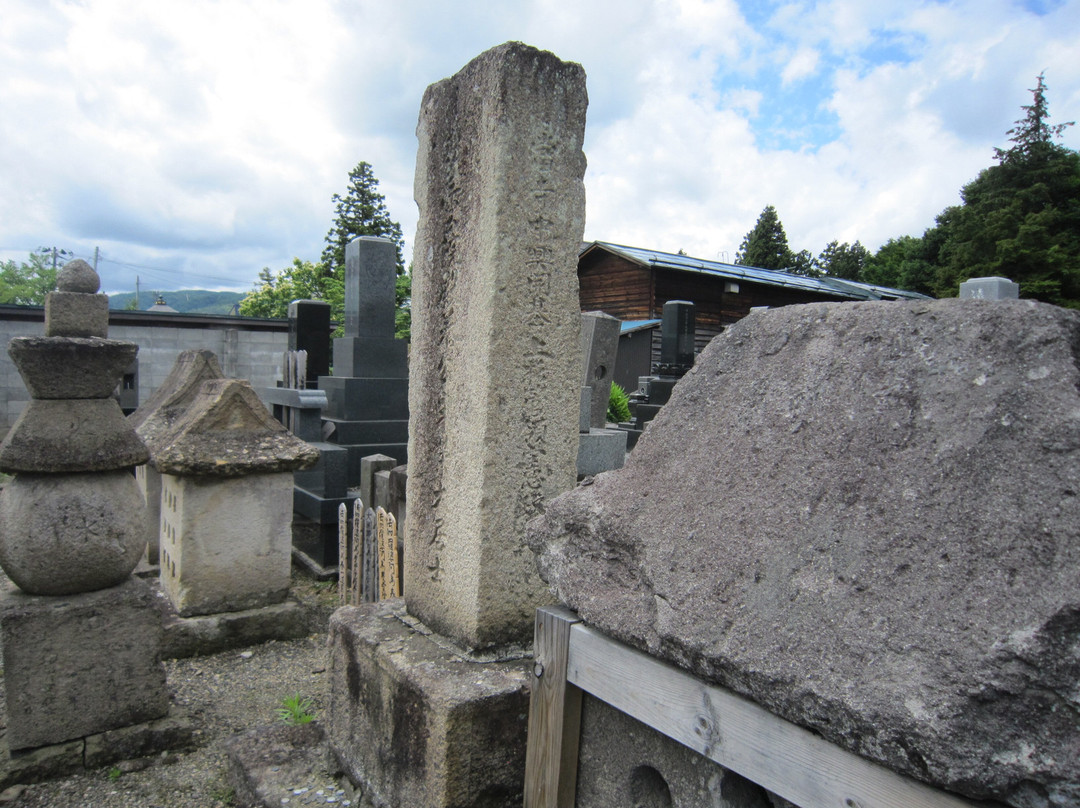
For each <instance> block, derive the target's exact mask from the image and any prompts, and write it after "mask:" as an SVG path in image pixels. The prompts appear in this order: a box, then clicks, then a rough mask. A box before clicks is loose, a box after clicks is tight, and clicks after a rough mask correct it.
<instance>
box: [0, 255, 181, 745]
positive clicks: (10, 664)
mask: <svg viewBox="0 0 1080 808" xmlns="http://www.w3.org/2000/svg"><path fill="white" fill-rule="evenodd" d="M57 285H58V291H56V292H51V293H49V295H48V296H47V298H46V301H45V336H44V337H20V338H16V339H14V340H12V341H11V344H10V346H9V348H8V352H9V353H10V354H11V357H12V359H13V360H14V361H15V364H16V366H17V367H18V369H19V373H20V374H21V375H22V377H23V381H24V382H25V383H26V386H27V389H28V390H29V391H30V395H31V397H32V399H33V400H32V401H31V402H30V404H29V405H28V406H27V407H26V409H25V410H24V411H23V414H22V415H21V416H20V418H19V420H18V421H17V422H16V424H15V426H14V427H13V428H12V430H11V432H10V433H9V434H8V436H7V438H6V439H5V440H4V442H3V444H2V445H0V470H3V471H6V472H14V473H15V477H14V479H13V480H11V482H9V483H8V484H7V485H6V486H5V488H4V491H3V494H2V496H0V564H2V565H3V567H4V571H5V572H7V574H8V576H9V577H10V578H11V580H12V581H14V582H15V584H17V585H18V587H19V589H21V590H22V591H17V590H15V589H14V588H11V589H8V590H6V591H4V592H0V643H2V645H3V649H4V688H5V690H6V693H7V706H8V709H7V716H8V726H7V741H8V746H9V747H10V748H11V749H13V750H17V749H25V748H29V747H36V746H43V745H46V744H55V743H60V742H62V741H67V740H71V739H73V738H80V737H84V736H87V735H91V734H94V733H99V732H104V731H105V730H110V729H115V728H118V727H123V726H128V725H130V724H137V723H140V722H143V721H148V720H150V719H154V718H158V717H160V716H162V715H164V714H165V713H166V712H167V711H168V708H169V697H168V692H167V691H166V688H165V671H164V668H163V667H162V666H161V662H160V660H159V659H158V656H159V653H160V646H161V622H160V618H159V617H158V615H157V613H156V612H155V610H154V609H153V608H152V596H151V595H150V592H149V587H148V586H147V585H146V584H145V583H144V582H143V581H139V580H136V579H133V578H131V571H132V570H133V569H134V568H135V565H136V564H137V563H138V561H139V557H140V556H141V555H142V552H143V548H144V547H145V545H146V535H147V525H146V509H145V507H144V506H143V499H142V495H141V494H140V493H139V489H138V487H137V486H136V484H135V480H134V478H133V477H132V476H131V473H130V469H131V467H132V466H134V465H136V464H139V463H144V462H146V459H147V452H146V448H145V447H144V446H143V444H142V442H141V441H140V440H139V438H138V436H137V435H136V434H135V432H134V430H133V429H132V428H131V426H130V425H129V424H128V423H127V421H126V420H125V419H124V415H123V413H122V412H121V410H120V405H119V404H118V403H117V402H116V400H115V399H113V398H112V393H113V390H114V389H115V388H116V385H117V383H118V382H119V381H120V378H121V377H122V375H123V372H124V370H125V368H127V367H128V366H129V365H130V364H131V362H132V360H134V358H135V354H136V353H137V352H138V347H137V346H136V345H134V344H133V343H130V342H120V341H117V340H110V339H106V337H107V335H108V328H109V301H108V298H107V297H106V296H105V295H103V294H98V288H99V287H100V279H99V278H98V275H97V273H96V272H95V271H94V270H93V269H92V268H91V267H90V265H89V264H87V263H86V262H85V261H72V262H71V263H69V264H67V265H66V266H65V267H64V268H63V269H61V270H60V272H59V274H58V276H57ZM50 595H62V596H64V597H63V598H57V597H48V596H50ZM38 596H43V597H38Z"/></svg>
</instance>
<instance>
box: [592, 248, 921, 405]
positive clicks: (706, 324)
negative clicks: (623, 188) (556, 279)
mask: <svg viewBox="0 0 1080 808" xmlns="http://www.w3.org/2000/svg"><path fill="white" fill-rule="evenodd" d="M578 284H579V289H580V301H581V310H582V311H603V312H606V313H607V314H610V315H611V316H613V317H618V318H619V319H620V320H623V321H630V322H624V329H623V332H624V337H623V340H624V341H625V339H626V335H627V334H634V335H636V336H635V339H636V340H637V341H638V342H640V341H641V332H642V330H643V329H651V330H652V339H651V342H652V352H651V354H652V359H651V361H652V362H656V361H659V351H660V330H659V323H658V322H656V323H650V322H649V321H653V320H657V321H658V320H659V318H660V316H661V315H662V314H663V309H664V303H666V302H667V301H668V300H689V301H691V302H692V303H693V304H694V314H695V318H696V325H697V340H696V343H697V345H696V347H697V350H698V351H699V352H700V351H701V350H702V349H703V348H704V347H705V345H706V344H708V342H709V340H711V339H712V338H713V337H715V336H716V335H717V334H719V333H720V332H721V331H722V330H723V329H724V327H726V326H728V325H731V324H732V323H734V322H736V321H738V320H740V319H742V318H743V317H745V316H746V315H747V314H749V313H750V309H751V308H754V307H757V306H768V307H773V306H789V305H791V304H792V303H818V302H839V301H848V300H914V299H925V298H926V296H925V295H921V294H919V293H918V292H908V291H904V290H901V289H889V288H887V287H884V286H874V285H872V284H868V283H857V282H855V281H848V280H843V279H842V278H830V277H821V278H811V277H807V276H805V275H793V274H791V273H789V272H780V271H777V270H771V269H758V268H757V267H749V266H741V265H738V264H726V263H723V262H720V261H709V260H706V259H703V258H692V257H690V256H688V255H677V254H674V253H665V252H659V251H657V250H644V249H640V248H638V247H626V246H623V245H620V244H609V243H607V242H604V241H594V242H591V243H589V244H585V245H584V246H583V247H582V250H581V253H580V254H579V256H578ZM631 323H633V324H632V325H631ZM627 326H629V327H627ZM627 347H629V346H627ZM635 347H636V346H635ZM619 349H620V353H622V352H623V343H622V341H621V342H620V345H619ZM633 354H634V356H635V359H633V360H629V361H627V362H622V361H620V362H619V363H618V364H619V367H618V369H617V371H616V378H615V381H617V382H618V383H619V384H621V385H623V387H628V388H629V389H633V388H635V387H636V386H637V377H638V376H645V375H648V374H649V367H647V366H646V364H645V363H644V362H643V361H641V360H640V359H639V358H637V357H640V356H641V355H643V354H641V352H640V351H639V350H635V351H633ZM638 365H640V367H639V366H638Z"/></svg>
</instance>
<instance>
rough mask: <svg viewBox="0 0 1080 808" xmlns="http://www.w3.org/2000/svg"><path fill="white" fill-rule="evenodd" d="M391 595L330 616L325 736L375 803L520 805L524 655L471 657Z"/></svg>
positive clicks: (438, 807) (431, 807)
mask: <svg viewBox="0 0 1080 808" xmlns="http://www.w3.org/2000/svg"><path fill="white" fill-rule="evenodd" d="M403 618H404V619H410V618H408V617H407V616H406V615H405V613H404V607H403V603H402V601H401V600H400V599H396V598H395V599H391V600H386V601H381V602H379V603H370V604H363V605H361V606H345V607H342V608H340V609H338V610H337V611H336V612H334V614H333V616H332V617H331V619H330V709H329V710H327V716H328V717H327V735H328V737H329V739H330V745H331V748H332V749H333V750H334V753H335V755H336V756H337V758H338V760H339V761H340V762H341V764H342V765H343V766H344V767H345V770H346V773H347V774H348V775H349V778H350V779H351V780H352V781H353V782H355V783H358V784H360V785H361V787H362V789H363V791H364V794H365V796H367V795H368V794H370V795H371V797H372V802H373V803H374V804H375V805H402V806H404V805H423V806H427V808H450V807H451V806H464V805H491V806H495V805H498V806H503V805H520V804H521V800H522V788H523V783H524V776H525V740H526V729H527V723H528V718H527V716H528V712H529V683H530V678H531V669H532V660H530V659H522V660H515V661H510V662H475V661H473V660H467V659H465V658H463V657H461V656H458V655H456V654H455V653H453V652H452V651H450V650H447V649H446V648H444V647H442V646H441V645H438V644H436V643H435V642H433V641H432V640H431V638H430V637H429V636H427V635H425V634H423V633H421V632H420V631H419V630H417V629H416V628H413V627H412V626H410V625H407V624H406V623H405V622H403Z"/></svg>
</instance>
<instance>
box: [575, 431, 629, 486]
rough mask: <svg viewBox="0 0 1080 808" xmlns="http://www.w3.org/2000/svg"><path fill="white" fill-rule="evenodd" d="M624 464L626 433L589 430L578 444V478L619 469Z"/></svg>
mask: <svg viewBox="0 0 1080 808" xmlns="http://www.w3.org/2000/svg"><path fill="white" fill-rule="evenodd" d="M625 462H626V433H625V432H623V431H622V430H620V429H590V430H589V432H588V434H585V433H583V434H582V435H581V441H580V442H579V443H578V460H577V473H578V477H588V476H591V475H594V474H599V473H600V472H602V471H612V470H614V469H621V468H622V467H623V463H625Z"/></svg>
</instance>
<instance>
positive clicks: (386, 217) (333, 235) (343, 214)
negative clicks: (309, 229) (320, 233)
mask: <svg viewBox="0 0 1080 808" xmlns="http://www.w3.org/2000/svg"><path fill="white" fill-rule="evenodd" d="M331 199H332V200H333V202H334V203H335V207H334V226H333V227H331V228H330V232H328V233H327V234H326V249H324V250H323V253H322V261H321V264H322V266H323V270H324V272H326V273H327V274H330V275H334V276H335V277H337V278H340V279H341V280H342V281H344V279H345V245H346V244H348V243H349V242H350V241H352V240H353V239H354V238H356V237H357V236H382V237H383V238H388V239H390V240H391V241H392V242H394V244H395V245H397V274H398V275H404V274H405V262H404V261H403V260H402V252H401V251H402V247H403V245H404V239H403V238H402V236H401V225H399V224H398V223H397V222H395V221H392V220H391V219H390V212H389V211H388V210H387V209H386V200H385V198H384V197H383V195H382V194H380V193H379V181H378V180H377V179H375V175H374V174H373V173H372V171H371V166H370V165H368V164H367V163H365V162H362V161H361V162H359V163H357V164H356V168H354V169H353V170H352V171H350V172H349V189H348V191H346V193H345V196H344V197H342V196H341V195H340V194H334V195H333V197H331Z"/></svg>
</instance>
